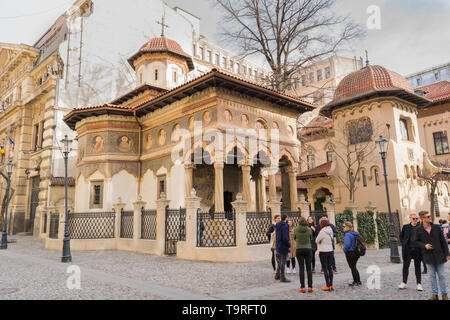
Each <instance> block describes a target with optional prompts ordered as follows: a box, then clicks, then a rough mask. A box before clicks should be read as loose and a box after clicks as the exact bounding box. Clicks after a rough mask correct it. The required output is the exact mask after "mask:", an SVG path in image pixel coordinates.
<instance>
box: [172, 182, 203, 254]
mask: <svg viewBox="0 0 450 320" xmlns="http://www.w3.org/2000/svg"><path fill="white" fill-rule="evenodd" d="M200 200H201V199H200V198H199V197H197V193H196V192H195V189H191V193H190V195H189V197H186V248H190V249H194V248H195V247H197V211H198V209H199V208H200ZM177 252H179V251H178V250H177Z"/></svg>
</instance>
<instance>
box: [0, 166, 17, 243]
mask: <svg viewBox="0 0 450 320" xmlns="http://www.w3.org/2000/svg"><path fill="white" fill-rule="evenodd" d="M13 167H14V165H13V163H12V161H11V160H9V162H8V164H7V165H6V173H7V174H8V186H7V187H6V195H5V196H6V203H5V218H4V219H3V233H2V244H1V246H0V249H1V250H5V249H8V233H7V229H6V226H7V225H8V205H9V189H10V188H11V174H12V171H13Z"/></svg>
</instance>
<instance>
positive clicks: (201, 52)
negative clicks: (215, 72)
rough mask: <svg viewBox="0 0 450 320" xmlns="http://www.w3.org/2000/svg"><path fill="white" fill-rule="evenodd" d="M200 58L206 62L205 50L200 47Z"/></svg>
mask: <svg viewBox="0 0 450 320" xmlns="http://www.w3.org/2000/svg"><path fill="white" fill-rule="evenodd" d="M200 57H201V58H202V60H205V48H203V47H200Z"/></svg>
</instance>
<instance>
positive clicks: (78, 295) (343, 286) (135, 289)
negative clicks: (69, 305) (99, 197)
mask: <svg viewBox="0 0 450 320" xmlns="http://www.w3.org/2000/svg"><path fill="white" fill-rule="evenodd" d="M11 238H12V239H16V240H17V243H11V244H9V248H8V250H5V251H0V299H33V300H34V299H44V300H53V299H63V300H80V299H88V300H99V299H124V300H129V299H135V300H146V299H158V300H168V299H178V300H204V299H226V300H247V299H249V300H260V299H262V300H275V299H276V300H279V299H286V300H307V299H314V300H318V299H321V300H328V299H330V300H358V299H364V300H380V299H383V300H384V299H388V300H425V299H427V298H428V297H429V295H430V284H429V280H428V275H424V276H423V281H422V283H423V285H424V292H417V291H416V290H415V276H414V270H413V267H411V269H410V280H409V286H410V287H409V288H408V289H406V290H401V291H400V290H399V289H397V286H398V285H399V284H400V282H401V270H402V265H398V264H391V263H389V250H380V251H368V253H367V255H366V256H365V257H363V258H361V260H360V262H359V263H358V268H359V271H360V273H361V278H362V281H363V284H364V286H363V287H359V288H349V287H348V286H347V284H348V283H349V282H351V274H350V269H349V268H348V266H347V263H346V262H345V257H344V256H343V254H342V253H337V254H336V263H337V267H338V270H339V273H338V274H336V275H335V288H336V291H335V292H331V293H328V292H321V290H320V287H321V286H323V285H324V278H323V275H322V274H320V273H316V274H314V287H315V290H316V292H314V293H313V294H300V293H299V292H298V288H299V278H298V273H297V274H296V275H288V277H289V278H290V279H291V280H292V283H288V284H284V283H280V282H278V281H275V280H274V279H273V273H272V267H271V264H270V260H269V258H270V252H268V259H267V261H263V262H254V263H202V262H191V261H183V260H179V259H176V258H171V257H157V256H151V255H144V254H136V253H130V252H123V251H100V252H72V257H73V263H72V265H76V266H79V267H80V270H81V290H69V289H68V288H67V284H66V283H67V279H68V278H69V276H70V274H68V273H66V271H67V267H68V266H69V265H66V264H62V263H61V262H60V257H61V252H58V251H50V250H46V249H44V242H43V241H42V240H37V239H33V238H31V237H20V236H14V237H11ZM317 260H318V259H317ZM316 263H317V264H318V263H319V262H318V261H317V262H316ZM371 265H376V266H378V267H379V268H380V269H381V276H380V280H381V289H380V290H369V289H368V288H367V285H366V283H367V280H368V278H369V277H370V274H367V268H368V267H369V266H371ZM449 265H450V264H447V266H446V272H447V280H448V279H450V274H449V273H450V272H449V269H450V267H449ZM317 268H318V269H320V268H319V266H318V265H317ZM447 282H448V281H447Z"/></svg>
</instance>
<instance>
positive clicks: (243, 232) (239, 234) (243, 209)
mask: <svg viewBox="0 0 450 320" xmlns="http://www.w3.org/2000/svg"><path fill="white" fill-rule="evenodd" d="M231 205H232V206H233V209H234V210H235V212H236V247H240V246H246V245H247V202H246V201H244V200H243V199H242V194H240V193H238V194H237V195H236V201H235V202H232V203H231Z"/></svg>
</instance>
